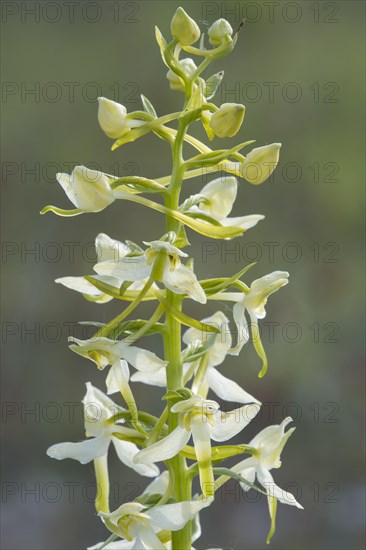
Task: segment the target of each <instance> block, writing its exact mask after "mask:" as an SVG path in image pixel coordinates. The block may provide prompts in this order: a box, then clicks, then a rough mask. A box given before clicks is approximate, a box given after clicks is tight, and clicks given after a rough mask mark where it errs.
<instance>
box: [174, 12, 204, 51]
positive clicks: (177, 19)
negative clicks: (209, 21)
mask: <svg viewBox="0 0 366 550" xmlns="http://www.w3.org/2000/svg"><path fill="white" fill-rule="evenodd" d="M170 30H171V33H172V36H173V37H174V38H175V39H176V40H177V41H178V42H179V43H180V44H182V46H191V45H192V44H194V43H195V42H197V40H198V39H199V37H200V36H201V31H200V29H199V27H198V25H197V23H196V22H195V21H194V20H193V19H192V18H191V17H189V15H188V13H187V12H186V11H185V10H184V9H183V8H178V9H177V11H176V12H175V14H174V15H173V18H172V21H171V23H170Z"/></svg>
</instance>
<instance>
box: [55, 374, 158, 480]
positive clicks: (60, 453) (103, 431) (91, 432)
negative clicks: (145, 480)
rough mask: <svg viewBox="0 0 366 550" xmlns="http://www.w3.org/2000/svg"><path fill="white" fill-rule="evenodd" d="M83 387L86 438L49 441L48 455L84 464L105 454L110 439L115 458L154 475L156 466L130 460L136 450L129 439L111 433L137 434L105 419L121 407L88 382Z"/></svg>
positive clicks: (150, 475)
mask: <svg viewBox="0 0 366 550" xmlns="http://www.w3.org/2000/svg"><path fill="white" fill-rule="evenodd" d="M86 387H87V391H86V394H85V397H84V399H83V405H84V421H85V431H86V435H87V437H89V439H86V440H85V441H80V442H78V443H69V442H67V443H58V444H56V445H52V447H50V448H49V449H48V450H47V454H48V456H50V457H51V458H56V459H57V460H63V459H65V458H72V459H74V460H78V461H79V462H80V463H81V464H87V463H88V462H91V461H92V460H94V459H95V458H99V457H102V456H105V455H106V454H107V452H108V449H109V445H110V444H111V443H113V445H114V448H115V449H116V453H117V455H118V458H119V459H120V460H121V462H123V463H124V464H125V465H126V466H128V467H129V468H132V469H134V470H135V471H136V472H138V473H139V474H141V475H144V476H148V477H154V476H156V475H158V473H159V470H158V468H157V467H156V466H154V465H152V464H146V465H138V464H136V463H134V462H133V458H134V457H135V455H136V453H137V452H138V447H137V446H136V445H135V444H134V443H131V442H130V441H122V440H121V439H119V438H118V437H117V435H115V434H120V435H121V436H124V437H133V436H134V435H136V434H137V435H138V432H136V431H135V430H132V429H129V428H124V427H123V426H121V425H119V424H113V423H111V422H109V420H110V419H111V418H112V417H113V416H114V415H115V414H117V413H118V412H120V411H122V410H123V409H122V408H121V407H119V406H118V405H116V404H115V403H114V402H113V401H112V400H111V399H110V398H109V397H107V396H106V395H105V394H104V393H103V392H102V391H100V390H98V389H97V388H95V387H94V386H92V384H91V383H90V382H87V384H86ZM141 466H142V467H141Z"/></svg>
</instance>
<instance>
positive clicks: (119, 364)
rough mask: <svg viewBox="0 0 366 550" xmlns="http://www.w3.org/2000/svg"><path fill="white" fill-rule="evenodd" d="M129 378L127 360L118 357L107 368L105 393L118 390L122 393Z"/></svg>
mask: <svg viewBox="0 0 366 550" xmlns="http://www.w3.org/2000/svg"><path fill="white" fill-rule="evenodd" d="M129 378H130V371H129V368H128V364H127V361H124V360H123V359H122V360H121V359H119V360H118V361H116V362H115V363H113V365H112V366H111V368H110V369H109V373H108V375H107V378H106V385H107V395H111V394H112V393H116V392H118V391H120V392H121V393H122V395H123V394H124V389H125V388H126V387H128V381H129Z"/></svg>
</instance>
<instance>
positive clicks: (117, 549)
mask: <svg viewBox="0 0 366 550" xmlns="http://www.w3.org/2000/svg"><path fill="white" fill-rule="evenodd" d="M168 485H169V472H168V471H164V472H162V473H161V474H160V475H159V476H158V477H156V478H155V479H153V481H151V483H149V485H148V486H147V487H146V488H145V490H144V492H143V493H142V495H146V496H149V495H152V494H154V495H163V494H164V493H165V492H166V490H167V489H168ZM198 507H199V508H200V506H198ZM192 519H193V521H192V542H195V541H196V540H197V539H198V538H199V537H200V536H201V525H200V521H199V513H198V512H197V513H196V514H195V515H194V517H193V518H192ZM137 542H138V541H137V540H136V539H132V540H131V541H129V540H125V539H120V540H116V541H114V542H110V543H108V544H106V543H105V542H99V543H98V544H96V545H94V546H92V547H90V548H88V550H100V549H101V548H105V549H106V550H128V549H131V550H132V549H134V550H139V549H140V548H141V550H146V546H141V547H138V546H136V544H137ZM140 542H141V543H142V541H140ZM164 548H167V550H171V541H168V542H166V543H165V545H164ZM192 550H194V549H193V548H192Z"/></svg>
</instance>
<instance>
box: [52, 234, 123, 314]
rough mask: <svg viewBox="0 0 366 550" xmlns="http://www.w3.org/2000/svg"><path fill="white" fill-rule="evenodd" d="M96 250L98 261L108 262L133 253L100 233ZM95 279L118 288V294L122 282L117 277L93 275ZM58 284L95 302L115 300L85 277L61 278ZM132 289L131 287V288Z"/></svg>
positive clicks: (57, 280) (96, 240) (101, 302)
mask: <svg viewBox="0 0 366 550" xmlns="http://www.w3.org/2000/svg"><path fill="white" fill-rule="evenodd" d="M95 250H96V253H97V257H98V261H99V262H102V261H107V260H115V259H117V258H118V259H121V258H124V257H125V256H126V255H127V254H129V253H130V252H131V249H130V248H129V247H128V246H127V245H126V244H123V243H121V242H120V241H115V240H113V239H111V238H110V237H108V235H106V234H105V233H99V235H97V237H96V239H95ZM92 276H93V277H94V279H97V280H99V281H101V282H103V283H107V284H108V285H110V286H113V287H115V288H116V292H117V293H118V291H119V287H120V286H121V281H119V280H118V279H116V278H115V277H108V276H99V275H92ZM55 282H56V283H60V284H62V285H64V286H65V287H67V288H70V289H71V290H76V291H77V292H81V293H82V294H84V296H85V297H86V298H87V299H88V300H91V301H93V302H97V303H99V304H104V303H106V302H109V301H110V300H113V297H112V296H109V295H108V294H105V293H104V292H102V291H101V290H99V289H97V288H96V287H95V286H94V285H93V284H92V283H90V282H89V281H87V280H86V279H85V277H60V278H58V279H56V281H55ZM130 289H131V287H130Z"/></svg>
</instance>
